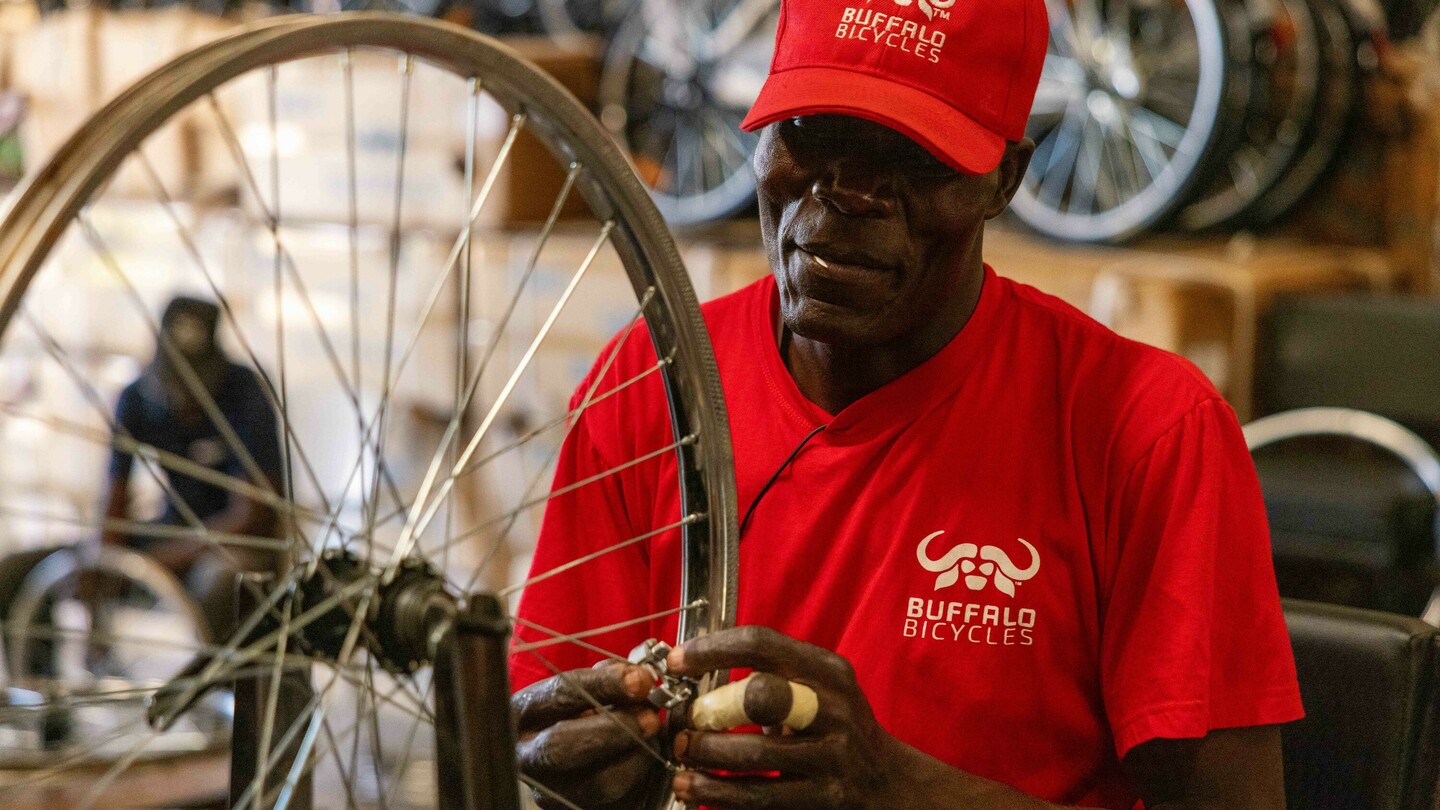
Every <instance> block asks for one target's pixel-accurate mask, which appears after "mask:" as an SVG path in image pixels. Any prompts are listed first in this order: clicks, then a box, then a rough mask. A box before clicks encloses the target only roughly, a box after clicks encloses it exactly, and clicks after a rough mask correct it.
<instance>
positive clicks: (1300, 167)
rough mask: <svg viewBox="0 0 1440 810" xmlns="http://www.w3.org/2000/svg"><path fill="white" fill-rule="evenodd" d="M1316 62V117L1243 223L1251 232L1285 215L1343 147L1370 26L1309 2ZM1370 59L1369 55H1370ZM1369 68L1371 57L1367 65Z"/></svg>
mask: <svg viewBox="0 0 1440 810" xmlns="http://www.w3.org/2000/svg"><path fill="white" fill-rule="evenodd" d="M1311 5H1312V13H1313V14H1314V16H1315V19H1316V26H1315V29H1316V34H1317V35H1318V39H1319V54H1320V59H1321V75H1322V76H1324V77H1325V80H1324V81H1322V82H1321V84H1320V88H1319V94H1318V98H1317V99H1316V110H1315V116H1314V118H1313V119H1312V120H1311V122H1310V126H1309V127H1308V128H1307V129H1306V131H1305V133H1304V134H1303V135H1302V138H1301V144H1300V147H1299V150H1298V152H1297V155H1296V157H1295V161H1294V162H1293V164H1292V165H1291V166H1290V167H1289V168H1288V169H1287V170H1286V171H1285V173H1284V174H1282V175H1281V176H1280V178H1279V179H1278V180H1277V181H1276V183H1275V185H1274V187H1272V188H1271V189H1270V190H1269V191H1267V192H1266V193H1265V194H1263V195H1261V197H1260V198H1259V199H1257V200H1256V201H1255V204H1254V205H1253V206H1252V207H1251V210H1250V211H1248V212H1247V213H1246V215H1245V217H1244V219H1243V220H1242V224H1244V225H1246V226H1248V227H1252V228H1267V227H1270V226H1272V225H1273V224H1275V223H1276V222H1277V221H1279V220H1280V219H1281V218H1283V217H1284V216H1285V215H1286V214H1287V213H1289V212H1290V210H1291V209H1293V208H1294V207H1295V206H1296V205H1297V204H1298V203H1299V202H1300V201H1301V200H1303V199H1305V197H1306V196H1307V195H1309V194H1310V192H1311V190H1312V189H1314V187H1315V186H1316V185H1317V184H1318V183H1319V182H1320V180H1321V178H1322V177H1324V175H1325V173H1326V171H1327V170H1328V169H1329V168H1330V166H1331V164H1332V163H1333V162H1334V161H1335V157H1336V155H1337V154H1338V153H1339V151H1340V148H1341V146H1342V144H1344V143H1345V141H1346V140H1347V139H1348V138H1349V136H1350V132H1351V130H1352V128H1353V125H1354V121H1355V114H1356V110H1357V108H1358V101H1359V97H1360V86H1361V77H1362V76H1363V75H1364V74H1365V73H1366V70H1365V68H1364V67H1363V62H1364V61H1365V60H1364V59H1362V58H1361V56H1360V54H1359V52H1360V50H1361V49H1369V48H1372V47H1373V46H1372V45H1371V44H1370V42H1371V38H1372V37H1373V36H1374V35H1375V33H1376V32H1375V31H1374V30H1373V28H1372V26H1370V25H1367V24H1365V23H1364V22H1362V21H1361V20H1360V19H1358V18H1357V17H1355V16H1354V15H1351V14H1347V13H1346V11H1345V10H1344V9H1343V7H1342V4H1341V3H1339V2H1334V0H1312V3H1311ZM1370 53H1372V54H1373V51H1370ZM1370 61H1372V62H1373V56H1372V58H1371V60H1370Z"/></svg>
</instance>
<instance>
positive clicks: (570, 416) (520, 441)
mask: <svg viewBox="0 0 1440 810" xmlns="http://www.w3.org/2000/svg"><path fill="white" fill-rule="evenodd" d="M673 363H674V356H673V355H671V356H669V357H666V358H664V359H663V360H658V361H656V363H655V365H653V366H651V367H649V368H647V369H645V370H644V371H642V372H640V373H639V374H636V375H635V376H634V377H631V378H630V379H628V380H625V381H624V382H622V383H619V384H617V385H616V386H615V387H614V388H611V389H609V390H608V391H605V392H604V393H601V394H598V395H597V396H595V398H594V399H592V400H590V402H589V403H588V404H587V405H583V406H580V407H576V408H573V409H571V410H569V411H567V412H565V413H563V414H561V415H559V416H556V417H555V418H553V419H551V420H550V421H548V422H545V423H544V424H542V425H540V426H539V427H536V428H533V429H532V430H529V431H527V432H526V433H524V434H522V435H520V436H518V437H516V438H515V439H513V440H511V441H510V442H508V443H507V444H505V445H504V446H503V447H500V448H498V449H496V450H494V451H492V452H491V453H489V454H488V455H485V456H482V457H481V458H479V459H476V460H475V461H472V462H470V466H468V467H466V468H465V469H463V470H461V471H460V475H459V476H457V477H463V476H466V475H470V474H471V473H473V472H475V471H476V470H478V469H480V468H481V467H484V466H485V465H486V464H488V463H490V462H492V461H494V460H495V459H497V458H500V457H501V456H503V455H505V454H506V453H510V452H513V451H514V450H516V449H517V448H520V447H523V446H524V445H525V444H526V443H527V442H529V441H530V440H531V439H533V438H535V437H536V436H539V435H540V434H542V433H544V432H546V431H548V430H554V429H555V428H557V427H559V426H561V425H568V424H570V423H571V421H572V420H574V419H577V418H579V416H580V414H582V413H584V412H585V410H586V408H588V407H593V406H594V405H596V404H598V403H600V402H603V401H605V400H606V399H609V398H610V397H613V396H615V395H616V394H619V393H620V392H621V391H624V390H625V389H626V388H629V387H630V386H632V385H635V384H636V383H639V382H641V381H643V380H645V379H646V378H647V377H651V376H653V375H655V374H656V373H658V372H660V371H662V370H663V369H664V368H665V367H666V366H669V365H672V364H673ZM597 379H598V375H597ZM403 516H404V510H403V509H401V510H397V511H395V512H392V513H390V514H389V515H387V516H386V517H384V518H382V519H381V520H380V524H381V525H383V524H385V523H388V522H390V521H391V520H394V519H396V518H399V517H403ZM391 550H393V549H391Z"/></svg>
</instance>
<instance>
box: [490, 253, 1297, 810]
mask: <svg viewBox="0 0 1440 810" xmlns="http://www.w3.org/2000/svg"><path fill="white" fill-rule="evenodd" d="M986 272H987V275H986V280H985V284H984V289H983V292H982V295H981V300H980V304H979V306H978V307H977V309H976V312H975V315H974V317H973V318H972V319H971V321H970V323H969V324H967V325H966V327H965V328H964V329H963V330H962V331H961V333H960V334H959V335H958V336H957V337H956V338H955V339H954V340H953V341H952V342H951V343H950V344H949V345H948V346H946V347H945V348H944V349H943V350H942V351H941V352H940V353H939V354H937V355H936V356H935V357H933V358H931V359H930V360H929V361H927V362H926V363H924V364H922V365H921V366H920V367H918V368H916V369H914V370H913V371H911V372H910V373H909V374H907V375H905V376H904V377H902V378H900V379H898V380H896V381H894V382H893V383H891V384H890V385H887V386H885V387H884V388H882V389H880V390H878V391H875V392H874V393H872V394H871V395H869V396H867V397H864V398H863V399H861V400H860V401H858V402H856V403H855V404H853V405H852V406H850V407H849V408H847V409H845V410H844V411H843V412H842V413H840V414H838V415H835V416H833V417H832V416H830V415H828V414H826V413H824V412H823V411H821V410H820V409H819V408H818V407H816V406H815V405H814V404H812V403H810V402H809V401H807V400H806V399H804V397H803V396H802V395H801V394H800V393H799V391H798V389H797V388H796V387H795V385H794V382H793V381H792V380H791V378H790V376H789V374H788V372H787V371H786V369H785V367H784V365H783V364H782V362H781V359H780V356H779V352H778V350H777V348H776V345H775V337H774V335H775V332H774V325H773V324H774V320H773V319H774V317H775V315H774V313H775V312H776V291H775V285H774V283H773V281H770V280H766V281H763V282H760V283H757V284H755V285H753V286H751V287H748V288H746V289H745V290H742V291H741V292H739V293H737V294H735V295H732V296H729V297H727V298H723V299H720V300H718V301H715V302H712V303H710V304H708V305H707V306H706V307H705V314H706V318H707V322H708V323H709V326H710V329H711V334H712V338H713V342H714V345H715V351H716V356H717V359H718V361H719V364H720V372H721V378H722V380H723V382H724V386H725V394H726V397H727V400H728V406H729V411H730V419H731V430H732V436H733V441H734V445H735V461H736V476H737V481H738V486H739V506H740V512H741V513H742V514H743V513H744V511H745V510H746V508H748V507H749V505H750V503H751V501H752V500H753V499H754V498H755V496H756V493H757V492H758V490H759V488H760V487H761V485H762V484H763V483H764V481H765V480H766V479H767V478H769V477H770V475H771V474H772V473H773V472H774V470H775V469H776V468H777V467H778V466H779V465H780V464H781V462H782V461H783V460H784V459H785V457H786V456H787V455H788V454H789V453H790V452H791V450H792V449H793V448H794V447H795V446H796V444H798V443H799V442H800V440H801V439H802V438H803V437H804V436H805V434H806V433H808V432H809V431H810V430H811V429H813V428H814V427H815V426H816V425H819V424H822V423H823V424H827V425H828V426H827V428H826V429H825V430H824V431H823V432H821V433H820V434H819V435H818V436H816V437H815V438H814V439H813V440H812V441H811V442H810V444H809V445H807V446H806V448H805V449H804V450H802V451H801V452H800V454H799V455H798V456H797V457H796V459H795V461H794V463H793V464H792V465H791V467H790V468H789V469H788V470H787V471H786V472H785V473H784V474H783V475H781V476H780V478H779V480H778V481H777V482H776V484H775V485H774V486H773V487H772V488H771V490H770V491H769V492H768V493H767V494H766V495H765V497H764V499H763V500H762V501H761V503H760V505H759V507H758V508H757V510H756V513H755V517H754V519H753V524H752V526H751V527H750V529H749V531H748V534H747V535H746V537H744V538H743V540H742V542H741V551H740V621H741V622H742V623H749V624H766V625H770V626H773V627H776V628H778V629H780V630H782V631H783V632H786V633H789V634H791V635H793V636H796V637H798V638H801V639H804V640H806V641H809V642H812V643H814V644H818V645H820V646H823V647H826V648H829V649H832V650H836V651H838V652H839V653H841V654H843V655H845V656H846V657H847V658H849V659H850V660H851V661H852V662H853V663H854V665H855V667H856V670H857V672H858V676H859V679H860V683H861V686H862V687H863V688H864V690H865V692H866V694H867V695H868V696H869V698H870V700H871V702H872V703H873V705H874V708H875V713H876V716H877V717H878V718H879V719H880V722H881V723H882V725H883V726H884V727H885V728H886V729H887V730H888V731H889V732H890V733H892V734H894V735H896V736H897V737H899V738H900V739H902V740H904V741H906V742H908V743H910V744H912V745H914V746H916V747H918V748H920V749H922V750H924V751H926V752H928V753H930V754H932V755H934V756H936V757H938V758H940V759H942V760H944V761H946V762H949V763H951V764H953V765H955V766H957V767H959V768H962V769H964V770H966V771H969V772H971V773H975V774H978V775H980V776H984V777H988V778H991V779H996V780H999V781H1002V782H1005V783H1007V784H1010V785H1013V786H1015V787H1017V788H1020V789H1021V790H1024V791H1026V792H1028V793H1031V794H1033V795H1037V796H1040V797H1042V798H1045V799H1048V800H1052V801H1059V802H1064V803H1069V804H1083V805H1088V806H1101V807H1131V806H1133V805H1134V804H1135V802H1136V800H1137V796H1136V794H1135V791H1134V788H1133V786H1132V785H1131V784H1130V783H1129V781H1128V780H1127V778H1126V777H1125V775H1124V772H1123V770H1122V768H1121V765H1120V757H1121V756H1123V755H1124V754H1125V752H1126V751H1128V750H1129V749H1130V748H1131V747H1133V746H1134V745H1136V744H1138V743H1140V742H1143V741H1145V740H1148V739H1151V738H1155V737H1195V736H1200V735H1203V734H1205V733H1206V732H1207V731H1208V730H1209V729H1213V728H1222V727H1232V726H1244V725H1254V724H1264V723H1278V722H1285V721H1289V720H1293V719H1296V718H1298V717H1300V716H1301V714H1302V712H1301V707H1300V700H1299V692H1298V688H1297V685H1296V681H1295V670H1294V662H1293V659H1292V656H1291V652H1290V646H1289V640H1288V637H1287V634H1286V631H1285V627H1284V623H1283V620H1282V617H1281V613H1280V606H1279V599H1278V597H1277V594H1276V589H1275V582H1274V574H1273V571H1272V569H1271V563H1270V554H1269V539H1268V531H1267V528H1266V523H1265V515H1264V511H1263V505H1262V502H1261V499H1260V493H1259V486H1258V482H1257V480H1256V477H1255V472H1254V468H1253V466H1252V465H1251V463H1250V459H1249V455H1248V453H1247V452H1246V449H1245V444H1244V441H1243V439H1242V437H1241V434H1240V430H1239V427H1238V426H1237V424H1236V422H1235V417H1234V415H1233V414H1232V412H1231V410H1230V408H1229V407H1228V406H1227V405H1226V404H1225V403H1224V401H1223V400H1221V399H1220V397H1219V396H1218V395H1217V394H1216V392H1215V391H1214V389H1213V388H1212V387H1211V386H1210V384H1209V383H1208V382H1207V381H1206V380H1205V379H1204V378H1203V377H1202V375H1201V374H1200V373H1199V372H1198V371H1197V370H1196V369H1195V368H1194V367H1192V366H1191V365H1190V364H1188V363H1186V362H1185V361H1184V360H1181V359H1180V358H1177V357H1174V356H1172V355H1169V354H1166V353H1164V352H1160V351H1158V350H1155V349H1152V348H1149V347H1145V346H1142V345H1140V344H1138V343H1135V342H1132V341H1128V340H1125V339H1122V338H1119V337H1117V336H1115V335H1114V334H1112V333H1111V332H1109V331H1107V330H1105V329H1104V328H1103V327H1101V326H1099V325H1098V324H1096V323H1095V322H1093V321H1091V320H1090V319H1088V318H1086V317H1085V316H1084V315H1082V314H1081V313H1079V312H1078V311H1076V310H1074V309H1072V308H1070V307H1069V306H1067V305H1065V304H1064V303H1062V302H1060V301H1058V300H1056V299H1054V298H1051V297H1049V296H1046V295H1044V294H1042V293H1040V292H1037V291H1036V290H1033V289H1031V288H1029V287H1025V286H1023V285H1019V284H1016V283H1013V282H1010V281H1008V280H1006V279H1002V278H999V277H997V276H995V275H994V273H993V272H991V271H989V269H988V268H987V271H986ZM653 363H654V352H653V349H651V348H650V346H649V343H648V340H647V339H646V338H645V337H644V336H643V335H639V334H637V335H635V336H633V337H632V338H631V340H630V341H628V343H627V344H626V345H625V346H624V347H622V348H621V350H620V352H619V355H618V357H617V359H616V361H615V363H614V365H613V366H612V367H611V368H610V369H609V370H608V371H607V372H606V374H605V379H603V380H602V381H601V384H600V386H599V388H598V390H599V391H601V392H603V391H606V390H609V389H611V388H613V387H614V386H615V385H616V384H617V383H618V382H620V381H622V380H626V379H629V378H630V377H632V376H634V375H635V374H636V373H638V372H639V371H640V370H643V369H644V368H646V367H648V366H650V365H651V364H653ZM652 383H654V380H653V378H651V379H649V380H646V381H645V382H643V383H640V384H636V385H632V386H630V387H628V388H626V389H624V390H623V391H621V392H620V393H618V394H616V395H615V396H612V397H609V398H607V399H606V400H605V401H604V402H602V403H600V404H598V405H595V406H594V407H593V408H592V409H590V410H589V411H587V412H586V414H585V415H584V416H583V417H582V418H581V419H580V420H579V422H578V424H577V425H576V426H575V430H574V431H573V433H572V434H571V437H570V441H569V442H568V444H567V447H566V448H565V451H564V453H563V454H562V458H561V468H560V472H559V477H558V479H557V483H565V482H569V481H573V480H578V479H580V478H583V477H585V476H588V475H592V474H594V473H595V472H597V471H601V470H605V469H608V468H611V467H614V466H617V465H619V464H621V463H623V462H624V461H626V460H629V459H632V458H635V457H637V456H639V455H641V454H642V453H644V452H647V451H651V450H655V449H658V448H660V447H663V446H665V445H666V444H668V443H670V442H671V441H673V437H672V436H671V435H670V429H669V426H668V423H667V422H666V421H665V418H664V413H665V409H664V404H663V400H662V399H661V393H660V390H659V388H658V386H657V385H654V384H652ZM584 388H585V387H584V386H582V391H583V390H584ZM675 480H676V478H675V472H674V465H673V461H672V460H671V457H670V456H668V455H667V456H666V457H665V458H664V459H663V460H661V461H656V462H653V463H647V464H644V465H640V466H636V467H632V468H628V469H625V470H624V471H622V472H620V473H618V474H616V475H613V476H610V477H607V478H604V479H602V480H601V481H599V482H597V483H595V484H592V485H588V486H585V487H582V488H580V489H578V490H576V491H574V492H573V493H570V494H568V495H565V496H562V497H561V498H559V499H557V500H556V501H555V503H554V504H553V505H552V507H551V509H550V512H549V514H548V515H547V517H546V521H545V526H544V529H543V534H542V538H541V545H540V548H539V550H538V553H537V560H536V564H535V570H537V571H540V570H545V569H547V568H549V567H551V566H553V565H555V564H558V563H560V562H563V561H566V560H569V559H573V558H575V557H578V556H580V555H582V554H585V553H588V552H589V551H592V550H595V549H598V548H603V547H605V546H607V545H610V544H611V543H613V542H615V541H617V540H619V539H623V538H627V537H633V536H636V535H639V534H641V533H643V532H646V531H650V530H652V529H654V528H657V527H659V526H662V525H665V524H667V523H670V522H673V521H675V520H676V519H677V515H678V514H679V511H678V505H677V504H678V494H677V491H676V486H675V483H674V482H675ZM940 532H943V533H941V534H937V533H940ZM927 537H929V538H930V540H929V542H928V543H925V544H924V549H923V557H924V559H927V560H930V561H931V564H930V565H929V567H928V568H927V567H926V566H925V565H923V564H922V549H921V546H922V541H924V540H925V539H926V538H927ZM1022 539H1023V541H1024V542H1023V543H1022V542H1021V540H1022ZM962 544H972V545H970V546H969V547H965V546H963V545H962ZM1027 544H1028V545H1027ZM1031 547H1033V548H1034V549H1035V554H1038V556H1039V561H1040V564H1039V567H1038V570H1034V571H1033V572H1032V571H1030V570H1028V569H1030V568H1032V566H1033V557H1032V554H1031V551H1030V548H1031ZM951 549H958V550H957V551H956V552H955V553H954V554H951V555H949V556H950V557H951V559H949V560H945V559H942V558H943V557H945V556H946V553H947V552H949V551H951ZM967 551H968V552H969V556H968V557H961V556H957V555H958V554H963V553H965V552H967ZM997 551H998V552H1003V554H1004V556H1005V557H1006V558H1008V560H1009V561H1010V563H1011V567H1010V570H1011V571H1012V573H1014V574H1015V577H1014V578H1010V577H1007V578H1006V579H1005V581H1001V580H1000V578H999V577H998V576H997V575H996V574H997V571H1001V569H997V568H995V567H993V566H992V567H991V568H988V569H987V568H985V567H984V566H985V565H987V564H992V563H994V561H995V559H996V558H998V557H999V556H1000V555H999V554H998V553H997ZM967 562H968V563H970V564H971V565H973V566H974V568H973V569H972V568H970V567H969V566H967V565H966V563H967ZM951 563H953V564H954V565H950V564H951ZM678 565H679V547H678V534H677V533H676V532H674V531H672V532H668V533H666V534H663V535H661V536H658V537H656V538H654V539H652V540H646V541H643V542H641V543H638V544H636V545H633V546H630V547H628V548H626V549H624V550H622V551H619V552H616V553H614V554H610V555H606V556H604V557H601V558H599V559H597V560H595V561H593V562H590V563H586V564H585V565H583V566H581V567H579V568H577V569H574V570H573V571H571V572H568V573H566V574H562V575H560V576H556V577H553V578H551V579H548V580H545V581H544V582H542V583H540V584H538V585H536V586H534V587H532V588H531V589H530V590H527V591H526V592H525V595H524V597H523V599H522V602H521V605H520V611H519V613H520V615H521V616H522V617H523V618H524V619H526V620H528V621H532V622H536V623H538V624H540V625H543V626H545V627H547V628H551V629H553V630H560V631H574V630H577V629H580V628H583V627H595V626H603V625H607V624H611V623H616V622H624V621H626V620H627V619H628V618H630V617H634V616H640V615H644V614H647V613H651V612H655V611H659V610H664V609H667V608H670V607H673V606H675V605H677V604H679V596H678V589H677V584H676V571H677V570H678ZM947 565H948V566H949V567H946V566H947ZM957 565H958V566H959V567H958V568H957V567H955V566H957ZM1015 569H1022V570H1018V571H1016V570H1015ZM1001 573H1003V571H1001ZM1027 575H1028V578H1025V577H1027ZM937 617H938V618H937ZM673 618H674V617H673V616H672V617H668V618H666V619H662V620H655V621H650V622H646V623H644V624H643V625H640V626H632V627H628V628H622V629H618V630H614V631H611V632H607V633H604V634H601V635H598V636H593V637H590V638H589V639H588V640H589V641H591V642H593V643H595V644H598V645H600V646H601V647H604V648H606V649H609V650H612V651H615V652H619V653H624V652H625V651H627V650H628V649H629V648H630V647H631V646H632V645H633V644H635V643H637V642H639V641H642V640H643V639H645V638H646V637H647V636H658V637H661V638H665V637H667V636H668V635H669V634H670V633H672V632H673V626H674V621H673ZM516 636H517V639H518V640H519V641H520V642H522V643H524V642H535V641H540V640H543V639H544V638H545V634H544V633H540V632H536V631H534V630H530V629H527V627H525V626H524V625H522V626H521V627H519V628H518V629H517V633H516ZM537 653H539V654H544V655H545V656H546V657H547V658H548V659H549V660H551V661H552V662H553V663H554V665H555V666H558V667H565V668H569V667H578V666H587V665H589V664H591V663H592V662H593V661H594V660H595V659H596V657H597V656H596V654H595V653H594V652H592V651H590V650H586V649H583V648H579V647H576V646H573V645H568V644H564V645H555V646H549V647H545V648H543V649H541V650H538V651H535V652H527V653H517V655H516V656H515V659H514V666H515V672H514V678H515V683H516V685H517V687H518V686H522V685H524V684H526V683H529V682H531V681H533V680H536V679H538V678H541V677H545V676H547V675H549V674H550V669H549V668H548V667H546V666H544V665H543V664H542V663H540V662H539V660H538V658H537V657H536V655H537Z"/></svg>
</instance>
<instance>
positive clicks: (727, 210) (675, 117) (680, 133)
mask: <svg viewBox="0 0 1440 810" xmlns="http://www.w3.org/2000/svg"><path fill="white" fill-rule="evenodd" d="M778 23H779V3H777V2H775V0H707V1H706V2H703V3H674V2H670V1H669V0H640V1H639V2H637V3H635V4H634V5H633V6H632V7H631V9H630V12H629V14H628V15H627V16H626V18H625V20H624V22H623V23H621V25H620V27H619V29H618V30H617V31H616V33H615V35H614V37H612V39H611V41H610V43H609V46H608V48H607V51H606V55H605V61H604V68H603V70H602V71H601V75H600V91H599V103H600V120H601V121H603V122H604V123H605V126H606V127H607V128H608V129H609V130H610V132H611V133H612V134H613V135H614V136H615V138H616V139H617V140H618V141H620V143H621V144H623V145H624V146H625V148H626V150H627V151H628V152H629V153H630V159H631V160H632V161H633V162H634V164H635V166H636V170H637V172H638V173H639V175H640V177H641V178H642V179H643V180H644V181H645V183H646V185H648V186H649V187H650V194H651V196H652V197H653V198H654V200H655V205H656V206H657V207H658V208H659V209H660V212H661V214H663V215H664V216H665V219H666V220H667V221H668V222H670V223H671V224H674V225H694V224H698V223H703V222H712V221H715V220H720V219H724V218H725V217H728V216H730V215H732V214H734V213H736V212H738V211H740V210H741V209H743V208H745V207H746V206H747V205H750V204H751V203H752V202H753V201H754V198H755V174H754V170H753V169H752V167H751V165H750V160H751V157H752V156H753V155H754V153H755V144H756V142H757V141H758V138H757V136H755V135H754V134H752V133H748V132H742V131H741V130H740V122H741V121H742V120H744V118H745V113H746V112H747V111H748V110H749V108H750V105H751V104H752V103H754V101H755V98H756V96H758V95H759V93H760V87H761V85H763V84H764V82H765V77H766V74H767V73H768V72H769V65H770V54H771V50H772V48H773V47H774V41H775V28H776V26H777V25H778Z"/></svg>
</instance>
